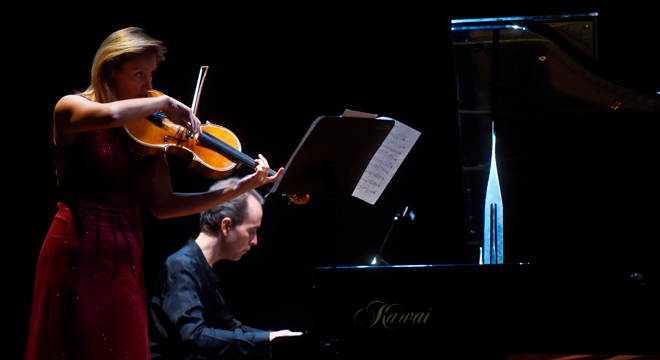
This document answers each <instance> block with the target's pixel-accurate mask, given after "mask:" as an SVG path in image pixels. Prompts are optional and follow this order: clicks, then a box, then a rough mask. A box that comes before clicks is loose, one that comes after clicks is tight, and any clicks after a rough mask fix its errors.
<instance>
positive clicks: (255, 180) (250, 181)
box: [235, 154, 284, 191]
mask: <svg viewBox="0 0 660 360" xmlns="http://www.w3.org/2000/svg"><path fill="white" fill-rule="evenodd" d="M255 162H256V163H257V167H256V168H255V169H254V170H255V171H254V173H252V174H250V175H247V176H245V177H244V178H242V179H241V180H239V181H238V182H237V183H236V185H235V189H239V188H242V187H243V186H247V187H248V188H247V189H246V190H245V191H248V190H250V189H255V188H258V187H260V186H262V185H265V184H268V183H271V182H275V181H277V179H279V177H280V176H281V175H282V172H284V168H280V169H279V170H278V171H277V173H276V174H275V175H273V176H268V173H269V171H270V165H268V160H266V158H265V157H264V156H263V155H261V154H259V158H258V159H255Z"/></svg>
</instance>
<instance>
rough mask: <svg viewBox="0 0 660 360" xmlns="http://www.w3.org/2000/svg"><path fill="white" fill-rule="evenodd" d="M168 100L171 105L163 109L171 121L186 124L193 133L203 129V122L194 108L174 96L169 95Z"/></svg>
mask: <svg viewBox="0 0 660 360" xmlns="http://www.w3.org/2000/svg"><path fill="white" fill-rule="evenodd" d="M168 100H169V106H167V107H166V109H165V110H162V111H163V113H165V116H166V117H167V118H168V119H169V120H170V121H172V122H174V123H175V124H179V125H181V126H184V127H185V128H187V129H188V130H190V132H192V133H193V134H197V133H198V132H201V131H202V122H201V121H199V119H198V118H197V116H195V114H194V113H193V111H192V109H190V108H189V107H188V106H186V105H184V104H183V103H181V102H180V101H179V100H177V99H175V98H173V97H169V96H168Z"/></svg>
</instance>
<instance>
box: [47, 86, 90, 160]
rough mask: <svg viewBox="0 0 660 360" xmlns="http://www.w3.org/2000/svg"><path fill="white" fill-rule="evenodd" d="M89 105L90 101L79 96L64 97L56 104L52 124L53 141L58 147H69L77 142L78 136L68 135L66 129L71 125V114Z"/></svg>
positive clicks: (74, 134)
mask: <svg viewBox="0 0 660 360" xmlns="http://www.w3.org/2000/svg"><path fill="white" fill-rule="evenodd" d="M91 103H92V102H91V101H89V100H87V99H86V98H85V97H83V96H80V95H66V96H63V97H62V98H61V99H60V100H59V101H58V102H57V104H56V105H55V109H54V111H53V119H54V121H55V123H54V124H53V140H54V141H55V143H56V144H57V145H58V146H59V147H63V148H66V147H69V146H71V145H72V144H73V143H74V142H75V141H76V140H77V138H78V135H79V134H76V133H70V132H68V131H66V129H67V128H68V126H69V124H70V123H71V119H72V117H73V114H74V113H75V112H76V111H79V110H80V109H82V108H84V107H85V106H90V105H91Z"/></svg>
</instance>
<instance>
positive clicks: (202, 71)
mask: <svg viewBox="0 0 660 360" xmlns="http://www.w3.org/2000/svg"><path fill="white" fill-rule="evenodd" d="M207 71H209V67H208V66H202V67H201V68H200V69H199V76H197V87H196V88H195V96H193V103H192V111H193V114H195V116H197V108H198V106H199V95H200V94H201V93H202V86H203V85H204V79H206V72H207Z"/></svg>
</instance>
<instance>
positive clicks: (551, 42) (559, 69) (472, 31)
mask: <svg viewBox="0 0 660 360" xmlns="http://www.w3.org/2000/svg"><path fill="white" fill-rule="evenodd" d="M597 18H598V14H597V13H589V14H578V15H562V16H530V17H501V18H483V19H457V20H452V39H453V44H454V55H455V64H456V73H457V85H458V90H459V100H460V103H459V109H460V110H461V111H493V110H497V111H498V112H506V113H509V112H513V113H531V114H539V113H541V114H546V113H589V114H610V113H612V112H615V111H616V112H617V113H629V112H644V111H652V112H656V113H657V112H660V97H659V96H658V94H657V91H656V92H655V93H652V92H649V91H642V90H635V89H633V88H631V87H630V86H626V87H624V86H622V85H620V84H618V83H617V82H616V81H614V80H611V79H610V80H608V75H607V71H606V70H604V69H602V68H601V66H600V64H599V63H598V36H597V26H598V24H597ZM493 84H496V85H497V86H491V85H493ZM658 90H660V89H658ZM495 97H496V99H494V98H495ZM494 101H495V102H494ZM493 106H495V108H493Z"/></svg>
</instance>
